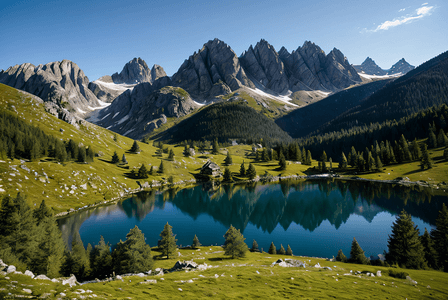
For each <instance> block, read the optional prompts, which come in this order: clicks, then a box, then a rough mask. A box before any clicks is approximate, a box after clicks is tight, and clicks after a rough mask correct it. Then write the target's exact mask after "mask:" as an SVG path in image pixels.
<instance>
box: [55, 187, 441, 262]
mask: <svg viewBox="0 0 448 300" xmlns="http://www.w3.org/2000/svg"><path fill="white" fill-rule="evenodd" d="M443 202H448V197H446V196H432V191H430V190H424V189H421V188H400V187H398V186H393V185H391V184H377V183H375V184H374V183H360V182H351V183H348V182H342V181H335V182H326V181H300V182H287V183H282V184H266V185H262V184H258V185H251V186H247V185H232V186H221V187H217V188H216V187H211V186H210V185H208V186H207V185H204V186H196V187H194V188H186V189H179V190H169V191H164V192H156V191H149V192H141V193H138V194H135V195H134V196H133V197H131V198H129V199H126V200H123V201H120V202H119V203H118V204H116V205H110V206H105V207H98V208H93V209H91V210H87V211H82V212H79V213H77V214H73V215H70V216H69V217H67V218H64V219H61V220H59V226H60V228H61V230H62V232H63V237H64V239H65V241H66V242H67V243H68V244H70V243H71V237H72V235H73V234H74V233H75V232H76V231H78V232H79V233H80V235H81V238H82V240H83V242H84V244H85V245H87V244H88V243H90V244H92V245H94V244H97V243H98V242H99V240H100V236H101V235H102V236H103V237H104V239H105V240H106V242H107V241H108V242H110V243H111V244H116V243H117V242H119V241H120V239H121V240H125V239H126V234H127V233H128V232H129V230H130V229H131V228H133V227H134V226H135V225H137V226H138V227H139V228H140V229H141V230H142V231H143V233H144V234H145V237H146V242H147V243H148V244H149V245H151V246H155V245H157V241H158V239H159V238H160V237H159V234H160V232H161V231H162V230H163V226H164V225H165V224H166V222H168V223H169V224H170V225H171V226H173V232H174V234H176V235H177V236H176V238H177V239H178V242H177V244H178V245H183V246H186V245H189V244H191V242H192V240H193V237H194V235H195V234H196V235H197V236H198V238H199V241H200V242H201V243H202V244H204V245H215V244H217V245H222V244H223V243H224V238H223V235H224V233H225V232H226V231H227V229H228V228H229V226H230V225H233V226H235V227H236V228H238V229H240V230H241V232H242V233H243V235H244V237H245V238H246V243H247V244H248V246H249V247H250V246H252V241H253V239H255V240H256V241H257V243H258V245H259V247H260V248H263V249H264V251H267V250H268V249H269V245H270V244H271V242H274V244H275V245H276V247H277V249H279V248H280V244H283V246H284V247H285V249H286V247H287V245H288V244H289V245H290V246H291V248H292V250H293V252H294V254H295V255H305V256H319V257H332V256H333V255H334V256H336V254H337V252H338V250H339V249H342V250H343V252H344V253H345V254H346V255H347V256H348V255H349V253H350V247H351V242H352V240H353V237H356V239H357V241H358V242H359V244H360V245H361V247H362V248H363V250H364V251H365V252H366V255H367V256H370V255H376V254H380V253H383V251H384V250H387V239H388V235H389V234H390V233H391V226H392V224H393V222H394V221H395V219H396V216H397V215H398V214H399V213H400V212H401V210H403V209H405V210H406V211H407V212H408V213H410V214H411V215H412V219H413V221H414V223H415V224H416V225H417V226H418V228H419V229H420V233H421V234H423V231H424V229H425V227H426V228H427V229H428V230H430V229H432V228H434V224H435V219H436V218H437V213H438V211H439V210H440V209H441V207H442V203H443Z"/></svg>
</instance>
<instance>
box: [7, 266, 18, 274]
mask: <svg viewBox="0 0 448 300" xmlns="http://www.w3.org/2000/svg"><path fill="white" fill-rule="evenodd" d="M15 271H16V267H15V266H13V265H9V266H8V267H7V268H6V274H9V273H13V272H15Z"/></svg>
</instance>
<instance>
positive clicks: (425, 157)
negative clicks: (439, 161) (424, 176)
mask: <svg viewBox="0 0 448 300" xmlns="http://www.w3.org/2000/svg"><path fill="white" fill-rule="evenodd" d="M420 167H421V169H422V170H425V169H431V168H432V160H431V158H430V157H429V152H428V147H427V146H426V144H424V145H423V151H422V159H421V161H420Z"/></svg>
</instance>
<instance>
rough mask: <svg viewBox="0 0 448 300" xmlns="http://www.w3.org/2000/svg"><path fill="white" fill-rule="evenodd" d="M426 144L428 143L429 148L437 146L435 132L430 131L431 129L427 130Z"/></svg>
mask: <svg viewBox="0 0 448 300" xmlns="http://www.w3.org/2000/svg"><path fill="white" fill-rule="evenodd" d="M428 144H429V148H437V137H436V134H435V133H434V131H432V130H431V131H430V132H429V136H428Z"/></svg>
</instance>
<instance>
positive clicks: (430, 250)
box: [420, 228, 438, 269]
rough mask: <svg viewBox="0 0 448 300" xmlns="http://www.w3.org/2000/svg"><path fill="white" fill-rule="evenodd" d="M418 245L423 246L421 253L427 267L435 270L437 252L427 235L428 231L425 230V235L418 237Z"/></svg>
mask: <svg viewBox="0 0 448 300" xmlns="http://www.w3.org/2000/svg"><path fill="white" fill-rule="evenodd" d="M420 243H421V244H422V246H423V251H424V253H425V260H426V262H427V263H428V267H430V268H433V269H437V256H438V255H437V252H436V250H435V249H434V241H433V240H432V238H431V236H430V235H429V232H428V230H426V228H425V233H423V235H422V236H420Z"/></svg>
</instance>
